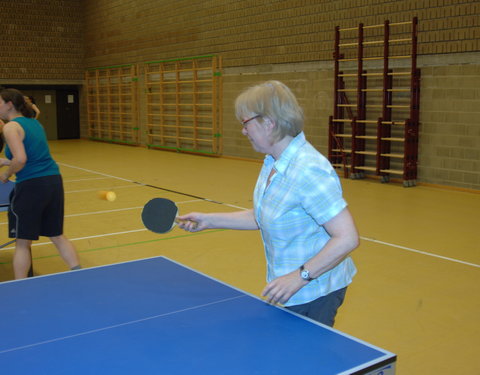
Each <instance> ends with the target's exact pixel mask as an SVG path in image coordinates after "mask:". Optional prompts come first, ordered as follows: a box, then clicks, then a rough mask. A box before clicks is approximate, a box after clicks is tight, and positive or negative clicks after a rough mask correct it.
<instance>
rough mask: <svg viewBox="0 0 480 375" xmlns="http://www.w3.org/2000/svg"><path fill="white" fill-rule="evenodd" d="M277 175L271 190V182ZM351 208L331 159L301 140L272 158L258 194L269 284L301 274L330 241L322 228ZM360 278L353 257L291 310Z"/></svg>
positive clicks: (300, 295)
mask: <svg viewBox="0 0 480 375" xmlns="http://www.w3.org/2000/svg"><path fill="white" fill-rule="evenodd" d="M272 168H275V170H276V173H275V174H274V175H273V177H272V178H271V181H270V184H269V186H268V187H267V188H266V184H267V179H268V176H269V175H270V172H271V171H272ZM346 206H347V203H346V202H345V200H344V199H343V197H342V187H341V185H340V181H339V179H338V176H337V174H336V172H335V170H334V169H333V168H332V166H331V164H330V163H329V162H328V160H327V159H326V158H325V157H324V156H323V155H321V154H320V153H319V152H318V151H317V150H315V148H314V147H313V146H312V145H311V144H310V143H308V142H307V141H306V139H305V135H304V133H303V132H302V133H300V134H299V135H298V136H296V137H295V138H294V139H293V140H292V141H291V142H290V144H289V145H288V147H287V148H286V149H285V150H284V151H283V153H282V155H281V156H280V159H279V160H277V161H275V159H274V158H273V157H272V156H271V155H267V156H266V158H265V161H264V164H263V168H262V170H261V172H260V175H259V177H258V180H257V185H256V187H255V192H254V212H255V218H256V220H257V224H258V226H259V228H260V231H261V233H262V239H263V243H264V246H265V255H266V258H267V281H268V282H270V281H272V280H274V279H276V278H277V277H279V276H282V275H285V274H287V273H289V272H292V271H293V270H295V269H298V268H299V267H300V266H301V265H302V264H304V263H305V262H306V261H308V260H309V259H310V258H312V257H313V256H315V255H316V254H317V253H318V252H319V251H321V250H322V248H323V247H324V246H325V244H326V243H327V241H328V240H329V239H330V236H329V235H328V233H327V232H326V231H325V229H324V227H323V224H324V223H326V222H328V221H329V220H330V219H332V218H333V217H335V216H336V215H338V214H339V213H340V212H341V211H342V210H343V209H344V208H345V207H346ZM355 273H356V268H355V265H354V264H353V261H352V259H351V258H350V257H348V258H346V259H345V260H343V261H342V262H341V263H340V264H338V265H337V266H336V267H335V268H333V269H332V270H330V271H328V272H325V273H324V274H323V275H321V276H320V277H319V278H317V279H315V280H313V281H311V282H310V283H308V284H307V285H306V286H304V287H303V288H302V289H300V290H299V291H298V292H297V293H296V294H295V295H293V296H292V297H291V298H290V300H289V301H288V302H287V303H286V304H285V305H286V306H291V305H299V304H304V303H307V302H310V301H313V300H314V299H317V298H319V297H321V296H325V295H327V294H329V293H331V292H333V291H335V290H338V289H341V288H344V287H346V286H347V285H348V284H350V283H351V281H352V278H353V276H354V275H355Z"/></svg>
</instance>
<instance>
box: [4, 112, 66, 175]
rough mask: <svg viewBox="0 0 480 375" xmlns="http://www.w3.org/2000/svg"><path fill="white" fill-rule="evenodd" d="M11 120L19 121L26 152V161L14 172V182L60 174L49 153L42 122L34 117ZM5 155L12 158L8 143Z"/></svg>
mask: <svg viewBox="0 0 480 375" xmlns="http://www.w3.org/2000/svg"><path fill="white" fill-rule="evenodd" d="M12 121H15V122H17V123H19V124H20V126H21V127H22V128H23V130H24V132H25V138H24V139H23V145H24V147H25V152H26V154H27V163H26V164H25V166H24V167H23V168H22V170H20V171H18V173H17V174H16V177H17V179H16V182H22V181H25V180H30V179H32V178H36V177H43V176H52V175H58V174H60V169H59V168H58V165H57V163H55V160H53V158H52V156H51V155H50V149H49V148H48V142H47V136H46V134H45V130H44V129H43V126H42V124H40V123H39V122H38V121H37V120H35V119H34V118H27V117H17V118H15V119H13V120H12ZM5 156H6V157H7V159H10V160H11V159H12V152H11V151H10V148H9V147H8V145H6V147H5Z"/></svg>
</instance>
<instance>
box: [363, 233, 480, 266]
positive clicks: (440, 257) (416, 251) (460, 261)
mask: <svg viewBox="0 0 480 375" xmlns="http://www.w3.org/2000/svg"><path fill="white" fill-rule="evenodd" d="M360 239H362V240H365V241H370V242H375V243H378V244H381V245H386V246H391V247H395V248H397V249H402V250H407V251H410V252H412V253H417V254H422V255H427V256H431V257H434V258H439V259H443V260H448V261H450V262H455V263H460V264H464V265H467V266H472V267H476V268H480V264H475V263H470V262H464V261H463V260H458V259H454V258H449V257H445V256H442V255H437V254H433V253H429V252H427V251H422V250H417V249H412V248H410V247H406V246H401V245H395V244H392V243H388V242H384V241H379V240H375V239H373V238H368V237H360Z"/></svg>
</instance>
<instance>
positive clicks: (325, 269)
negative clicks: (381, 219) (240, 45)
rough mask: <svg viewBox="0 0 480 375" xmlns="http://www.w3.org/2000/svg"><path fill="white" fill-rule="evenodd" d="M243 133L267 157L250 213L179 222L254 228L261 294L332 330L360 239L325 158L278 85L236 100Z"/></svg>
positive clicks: (195, 227) (197, 227)
mask: <svg viewBox="0 0 480 375" xmlns="http://www.w3.org/2000/svg"><path fill="white" fill-rule="evenodd" d="M235 109H236V116H237V118H238V120H239V121H240V122H241V124H242V126H243V129H242V133H243V134H244V135H245V136H246V137H248V139H249V140H250V142H251V143H252V146H253V148H254V149H255V150H256V151H258V152H262V153H264V154H266V158H265V160H264V164H263V168H262V170H261V172H260V175H259V177H258V180H257V184H256V187H255V191H254V207H253V209H250V210H246V211H237V212H231V213H198V212H193V213H189V214H186V215H183V216H181V217H179V219H182V220H185V221H184V222H181V223H179V227H181V228H183V229H185V230H187V231H192V232H197V231H201V230H204V229H211V228H227V229H243V230H248V229H251V230H254V229H260V231H261V234H262V239H263V243H264V246H265V254H266V259H267V281H268V284H267V285H266V287H265V288H264V290H263V292H262V295H263V296H264V297H266V300H267V301H268V302H270V303H280V304H283V305H284V306H285V307H286V308H288V309H290V310H292V311H295V312H297V313H299V314H302V315H305V316H307V317H309V318H311V319H314V320H317V321H319V322H321V323H324V324H327V325H330V326H333V324H334V321H335V316H336V313H337V310H338V308H339V307H340V305H341V304H342V303H343V300H344V297H345V292H346V289H347V286H348V285H349V284H350V283H351V282H352V278H353V276H354V275H355V273H356V268H355V265H354V264H353V261H352V259H351V258H350V257H349V253H350V252H351V251H353V250H354V249H355V248H356V247H357V246H358V244H359V236H358V233H357V230H356V227H355V224H354V221H353V219H352V216H351V214H350V212H349V210H348V208H347V203H346V202H345V200H344V198H343V196H342V188H341V185H340V181H339V179H338V176H337V174H336V172H335V171H334V169H333V168H332V166H331V164H330V163H329V162H328V160H327V159H326V158H325V157H324V156H322V155H321V154H320V153H319V152H318V151H317V150H315V148H314V147H313V146H312V145H311V144H310V143H308V142H307V140H306V139H305V134H304V133H303V124H304V117H303V111H302V109H301V107H300V106H299V104H298V102H297V99H296V98H295V96H294V95H293V93H292V92H291V91H290V89H289V88H288V87H287V86H285V85H284V84H283V83H281V82H278V81H269V82H265V83H263V84H260V85H257V86H254V87H251V88H249V89H247V90H246V91H244V92H243V93H242V94H240V95H239V96H238V98H237V100H236V102H235Z"/></svg>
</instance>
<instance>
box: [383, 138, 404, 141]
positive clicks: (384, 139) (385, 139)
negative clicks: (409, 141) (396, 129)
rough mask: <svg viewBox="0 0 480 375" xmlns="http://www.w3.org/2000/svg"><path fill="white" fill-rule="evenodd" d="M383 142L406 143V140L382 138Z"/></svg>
mask: <svg viewBox="0 0 480 375" xmlns="http://www.w3.org/2000/svg"><path fill="white" fill-rule="evenodd" d="M381 140H382V141H390V142H405V138H395V137H390V138H381Z"/></svg>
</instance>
